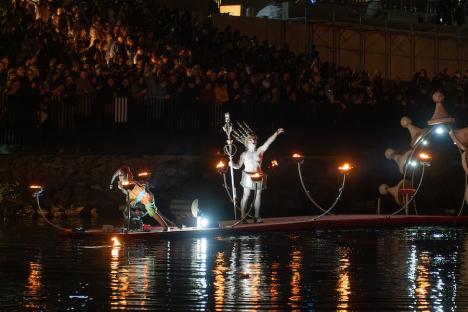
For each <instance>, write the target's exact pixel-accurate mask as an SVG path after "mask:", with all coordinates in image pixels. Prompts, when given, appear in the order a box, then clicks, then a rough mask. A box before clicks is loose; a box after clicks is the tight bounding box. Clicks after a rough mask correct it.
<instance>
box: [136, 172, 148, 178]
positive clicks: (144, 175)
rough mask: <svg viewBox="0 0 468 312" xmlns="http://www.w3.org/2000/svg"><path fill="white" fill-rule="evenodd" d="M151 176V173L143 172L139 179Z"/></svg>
mask: <svg viewBox="0 0 468 312" xmlns="http://www.w3.org/2000/svg"><path fill="white" fill-rule="evenodd" d="M149 175H150V173H149V172H147V171H143V172H140V173H138V176H139V177H147V176H149Z"/></svg>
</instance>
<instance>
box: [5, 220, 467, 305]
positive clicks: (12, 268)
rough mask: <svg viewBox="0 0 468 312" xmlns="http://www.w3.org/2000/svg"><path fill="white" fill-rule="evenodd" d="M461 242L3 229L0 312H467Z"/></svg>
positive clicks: (458, 233) (421, 234)
mask: <svg viewBox="0 0 468 312" xmlns="http://www.w3.org/2000/svg"><path fill="white" fill-rule="evenodd" d="M467 235H468V231H467V230H466V229H464V228H449V227H447V228H443V227H420V228H397V229H379V230H376V229H372V230H370V229H367V230H365V229H363V230H349V231H343V230H340V231H313V232H312V231H311V232H296V233H270V234H262V235H251V236H239V237H206V238H193V239H190V238H188V239H177V240H155V241H138V240H136V241H124V242H121V245H120V246H117V245H115V244H114V243H113V242H112V241H96V240H73V239H64V238H60V237H58V236H57V235H56V233H55V232H54V231H53V230H51V229H50V228H48V227H47V226H46V225H44V224H41V223H39V224H38V223H35V222H30V223H3V224H2V225H0V311H107V310H112V309H125V310H132V311H133V310H152V311H166V310H174V311H197V310H198V311H232V310H236V311H244V310H245V311H254V310H270V311H278V310H281V311H284V310H301V311H304V310H306V311H468V288H467V283H468V254H467V252H468V251H467V250H468V248H467V247H468V236H467Z"/></svg>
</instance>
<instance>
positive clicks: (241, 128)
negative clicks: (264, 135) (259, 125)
mask: <svg viewBox="0 0 468 312" xmlns="http://www.w3.org/2000/svg"><path fill="white" fill-rule="evenodd" d="M237 126H238V129H237V130H234V131H233V132H232V136H233V137H234V139H236V140H237V141H238V142H239V143H242V144H244V146H247V138H248V137H255V138H256V137H257V134H256V133H255V131H253V130H252V129H251V128H250V127H249V125H248V124H246V123H245V122H242V123H240V122H237Z"/></svg>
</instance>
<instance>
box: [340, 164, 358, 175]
mask: <svg viewBox="0 0 468 312" xmlns="http://www.w3.org/2000/svg"><path fill="white" fill-rule="evenodd" d="M353 168H354V167H353V166H351V165H350V164H348V163H344V164H343V165H341V166H339V167H338V170H340V172H341V173H342V174H346V173H349V172H350V171H351V169H353Z"/></svg>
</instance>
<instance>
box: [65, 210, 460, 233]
mask: <svg viewBox="0 0 468 312" xmlns="http://www.w3.org/2000/svg"><path fill="white" fill-rule="evenodd" d="M315 218H316V217H314V216H300V217H285V218H265V219H263V223H248V224H237V225H234V224H235V223H236V221H232V220H230V221H222V222H220V223H219V225H218V227H208V228H198V227H185V228H170V229H169V231H166V232H164V231H162V228H161V227H152V228H150V229H149V230H147V231H130V232H122V231H119V229H116V230H112V231H109V230H104V229H92V230H84V231H75V230H67V231H63V232H61V233H60V234H61V235H62V236H64V237H77V238H78V237H83V238H84V237H97V238H99V237H101V238H106V237H113V236H117V237H121V238H145V239H146V238H152V239H153V238H155V239H158V238H164V239H165V238H176V237H199V236H231V235H243V234H250V233H262V232H278V231H307V230H316V229H353V228H376V227H386V226H424V225H425V226H427V225H440V226H454V225H455V226H456V225H458V226H464V225H468V216H460V217H458V216H437V215H425V216H424V215H418V216H401V215H396V216H388V215H364V214H361V215H331V216H323V217H321V218H319V219H315ZM233 225H234V226H233Z"/></svg>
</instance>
